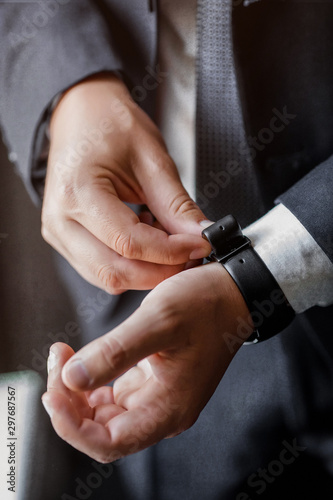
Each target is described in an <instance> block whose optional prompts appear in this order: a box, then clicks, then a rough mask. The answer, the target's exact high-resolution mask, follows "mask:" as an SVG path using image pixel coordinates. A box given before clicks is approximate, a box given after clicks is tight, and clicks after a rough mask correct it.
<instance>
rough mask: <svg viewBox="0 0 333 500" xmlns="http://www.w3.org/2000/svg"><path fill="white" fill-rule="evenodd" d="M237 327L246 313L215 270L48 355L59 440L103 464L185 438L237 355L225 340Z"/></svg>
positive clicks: (179, 278)
mask: <svg viewBox="0 0 333 500" xmlns="http://www.w3.org/2000/svg"><path fill="white" fill-rule="evenodd" d="M240 318H242V319H243V320H244V319H245V320H246V321H249V311H248V309H247V306H246V304H245V302H244V300H243V298H242V296H241V294H240V292H239V290H238V288H237V286H236V285H235V283H234V282H233V280H232V278H231V277H230V276H229V274H228V273H227V272H226V271H225V269H224V268H223V267H222V266H221V265H220V264H218V263H212V264H208V265H205V266H201V267H197V268H194V269H189V270H187V271H184V272H182V273H179V274H177V275H176V276H173V277H171V278H169V279H167V280H166V281H164V282H163V283H161V284H160V285H158V286H157V287H156V288H155V289H154V290H153V291H152V292H150V293H149V295H148V296H147V297H146V298H145V299H144V301H143V302H142V305H141V306H140V307H139V309H138V310H137V311H136V312H135V313H134V314H133V315H132V316H130V317H129V318H128V319H127V320H126V321H125V322H124V323H122V324H121V325H120V326H118V327H117V328H115V329H114V330H113V331H111V332H109V333H107V334H106V335H104V336H103V337H101V338H99V339H97V340H95V341H93V342H91V343H90V344H88V345H87V346H85V347H83V348H82V349H81V350H80V351H79V352H78V353H76V354H74V355H73V351H72V349H71V348H70V347H69V346H66V345H65V344H55V345H53V346H52V348H51V355H50V359H51V363H50V365H51V366H50V367H51V370H50V372H49V379H48V391H47V393H45V394H44V396H43V402H44V404H45V406H46V408H47V410H48V412H49V414H50V415H51V420H52V424H53V426H54V428H55V430H56V432H57V433H58V434H59V436H60V437H62V438H63V439H64V440H66V441H67V442H68V443H70V444H71V445H73V446H74V447H75V448H77V449H78V450H81V451H82V452H84V453H86V454H87V455H89V456H91V457H92V458H94V459H95V460H98V461H100V462H110V461H112V460H115V459H117V458H119V457H121V456H124V455H128V454H130V453H134V452H136V451H139V450H141V449H144V448H146V447H148V446H150V445H152V444H154V443H156V442H158V441H160V440H161V439H163V438H166V437H171V436H174V435H176V434H178V433H180V432H182V431H184V430H185V429H187V428H189V427H190V426H191V425H192V424H193V423H194V422H195V421H196V419H197V418H198V416H199V414H200V412H201V410H202V409H203V407H204V406H205V405H206V403H207V402H208V400H209V399H210V397H211V396H212V394H213V393H214V391H215V389H216V387H217V385H218V383H219V381H220V380H221V378H222V376H223V374H224V372H225V370H226V369H227V367H228V365H229V363H230V362H231V360H232V358H233V356H234V354H235V350H234V349H229V348H228V346H227V341H226V335H225V334H226V333H228V334H229V335H230V334H231V335H236V332H237V326H238V325H239V319H240ZM68 360H69V361H68ZM116 377H119V378H118V379H117V380H116V381H115V383H114V386H113V388H111V387H109V386H103V384H106V383H108V382H110V381H111V380H113V379H115V378H116Z"/></svg>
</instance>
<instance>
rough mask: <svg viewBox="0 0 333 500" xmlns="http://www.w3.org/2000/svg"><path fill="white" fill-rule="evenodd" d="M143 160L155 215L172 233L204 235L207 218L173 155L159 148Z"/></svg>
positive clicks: (145, 188)
mask: <svg viewBox="0 0 333 500" xmlns="http://www.w3.org/2000/svg"><path fill="white" fill-rule="evenodd" d="M142 162H143V165H144V168H142V171H141V170H140V181H141V185H142V189H143V191H144V194H145V197H146V200H147V205H148V206H149V208H150V210H151V211H152V213H153V214H154V215H155V217H156V218H157V219H158V220H159V222H160V223H161V224H162V225H163V226H164V227H165V228H166V229H167V230H168V232H170V233H186V234H193V235H197V236H200V237H201V232H202V230H203V227H201V225H200V223H201V222H203V221H206V219H207V218H206V217H205V215H204V214H203V212H202V211H201V210H200V208H199V207H198V205H197V204H196V203H195V202H194V201H193V200H192V198H191V197H190V196H189V195H188V193H187V191H186V190H185V188H184V187H183V185H182V183H181V180H180V177H179V174H178V171H177V168H176V166H175V164H174V162H173V161H172V159H171V158H170V156H169V155H168V154H167V153H166V152H164V151H163V150H159V151H158V153H157V154H155V155H151V156H150V157H148V158H147V157H145V158H143V159H142ZM156 179H158V182H156ZM208 250H209V249H208ZM207 255H208V254H206V255H204V256H205V257H206V256H207ZM195 258H201V257H199V256H198V257H195Z"/></svg>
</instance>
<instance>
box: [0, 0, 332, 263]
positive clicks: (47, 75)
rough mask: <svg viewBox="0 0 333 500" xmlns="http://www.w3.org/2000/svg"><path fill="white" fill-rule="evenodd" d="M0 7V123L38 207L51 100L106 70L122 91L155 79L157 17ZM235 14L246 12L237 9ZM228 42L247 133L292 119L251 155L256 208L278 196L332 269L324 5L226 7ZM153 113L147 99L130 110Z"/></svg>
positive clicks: (108, 9) (110, 9) (108, 8)
mask: <svg viewBox="0 0 333 500" xmlns="http://www.w3.org/2000/svg"><path fill="white" fill-rule="evenodd" d="M41 4H42V2H41V3H40V4H35V3H23V4H17V3H5V4H4V3H3V4H1V5H0V32H1V33H2V34H5V36H3V37H2V44H1V52H0V89H1V96H0V119H1V125H2V130H3V134H4V138H5V140H6V142H7V144H8V147H9V151H11V152H12V153H14V154H12V156H11V157H12V158H13V159H15V162H16V164H17V166H18V168H19V170H20V172H21V175H22V177H23V179H24V181H25V183H26V186H27V188H28V190H29V192H30V193H31V195H32V196H33V197H34V199H35V200H37V199H38V197H37V195H36V191H38V190H40V189H39V188H40V186H41V184H42V182H43V178H44V175H45V172H44V171H43V169H40V168H39V166H38V165H37V164H36V163H34V161H33V159H34V158H35V157H36V154H35V151H36V148H38V147H39V145H38V141H37V140H36V138H37V135H36V131H37V130H38V126H39V124H40V123H41V122H42V121H43V116H44V114H45V112H46V111H47V109H48V106H49V105H50V102H51V101H52V99H53V98H54V96H55V95H57V94H58V93H59V92H62V91H63V90H64V89H66V88H68V87H69V86H71V85H73V84H74V83H75V82H77V81H79V80H81V79H82V78H84V77H85V76H87V75H89V74H92V73H95V72H98V71H102V70H117V71H121V72H122V74H123V75H124V78H125V80H126V81H127V83H128V85H129V87H130V88H133V87H135V86H142V85H143V82H144V78H145V76H146V75H147V72H148V73H150V74H151V73H154V72H155V71H156V52H157V50H156V49H157V8H156V5H155V4H156V2H155V1H152V0H150V1H148V0H122V1H121V2H119V1H118V0H97V1H94V2H93V1H89V0H80V1H76V0H71V1H69V0H54V1H52V2H46V5H45V6H44V7H42V6H41ZM244 4H245V5H246V6H245V5H244ZM234 6H235V7H234V11H233V36H234V47H235V60H236V66H237V73H238V82H239V89H240V94H241V99H242V105H243V113H244V117H245V125H246V129H247V132H248V134H249V135H251V136H256V135H257V133H258V131H259V130H261V129H262V128H263V127H265V126H266V125H267V124H269V123H270V120H271V119H272V110H273V109H277V110H280V111H281V112H283V110H285V113H286V117H285V120H288V114H292V115H296V118H295V119H293V120H291V121H290V123H289V124H288V133H285V134H277V135H276V137H275V138H274V141H271V143H268V144H267V145H266V147H265V148H264V149H263V150H262V151H260V150H256V152H255V156H256V158H255V163H256V166H257V169H258V172H259V174H260V180H261V186H262V193H263V195H264V198H265V200H266V205H267V208H269V207H271V206H272V205H273V203H274V200H276V199H277V198H278V199H279V200H280V201H282V202H283V203H284V204H285V205H286V206H287V207H288V208H289V209H290V210H291V211H292V212H293V213H294V214H295V215H296V217H297V218H298V219H299V220H300V221H301V222H302V224H303V225H304V226H305V227H306V228H307V230H308V231H309V232H310V234H312V236H313V237H314V238H315V240H316V241H317V242H318V243H319V245H320V246H321V247H322V249H323V250H324V251H325V253H326V254H327V255H328V256H329V258H330V259H331V260H333V241H332V236H333V210H332V208H333V203H332V196H333V156H332V154H333V86H332V81H333V65H332V63H331V58H332V53H333V2H332V1H330V0H328V1H326V2H318V1H312V2H309V1H308V0H304V1H303V0H298V1H294V0H288V2H285V1H283V0H259V1H256V2H250V3H249V2H242V1H240V0H239V1H237V2H234ZM140 104H141V105H142V106H143V107H144V108H145V109H146V111H147V112H149V113H153V105H154V93H153V91H150V92H147V96H146V98H145V99H144V100H143V101H142V102H141V103H140Z"/></svg>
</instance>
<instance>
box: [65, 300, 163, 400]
mask: <svg viewBox="0 0 333 500" xmlns="http://www.w3.org/2000/svg"><path fill="white" fill-rule="evenodd" d="M151 306H152V303H151V301H150V302H149V309H148V308H147V306H145V305H141V306H140V307H139V309H137V310H136V311H135V312H134V313H133V314H132V316H130V317H129V318H128V319H127V320H126V321H124V322H123V323H122V324H121V325H119V326H118V327H117V328H115V329H114V330H112V331H111V332H109V333H107V334H106V335H104V336H103V337H100V338H98V339H96V340H94V341H93V342H91V343H90V344H88V345H86V346H85V347H83V348H82V349H80V350H79V351H78V352H77V353H76V354H75V355H74V356H72V357H71V358H70V360H69V361H68V362H67V363H66V364H65V366H64V368H63V371H62V379H63V382H64V384H65V385H66V386H67V387H68V388H69V389H71V390H73V391H79V390H88V389H89V390H90V389H94V388H96V387H100V386H101V385H104V384H106V383H108V382H110V381H111V380H113V379H114V378H116V377H118V376H119V375H121V374H122V373H124V372H125V371H126V370H128V369H129V368H131V367H132V366H133V365H135V364H136V363H138V362H139V361H140V360H141V359H143V358H146V357H147V356H149V355H151V354H154V353H156V352H159V351H161V350H164V349H165V348H166V347H169V345H168V335H167V331H166V329H164V332H165V333H164V332H163V330H162V331H161V319H160V315H159V314H158V312H157V308H154V307H151Z"/></svg>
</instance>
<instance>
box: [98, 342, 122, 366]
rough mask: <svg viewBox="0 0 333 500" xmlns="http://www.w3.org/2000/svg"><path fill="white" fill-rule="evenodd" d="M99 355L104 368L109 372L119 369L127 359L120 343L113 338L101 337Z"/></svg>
mask: <svg viewBox="0 0 333 500" xmlns="http://www.w3.org/2000/svg"><path fill="white" fill-rule="evenodd" d="M101 340H102V344H101V355H102V358H103V361H104V364H105V366H106V367H107V369H108V370H110V371H111V372H114V371H117V370H118V369H121V368H122V367H123V366H124V364H125V362H126V359H127V353H126V350H125V349H124V347H123V346H122V344H121V342H119V340H118V339H116V338H115V337H103V338H102V339H101Z"/></svg>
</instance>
